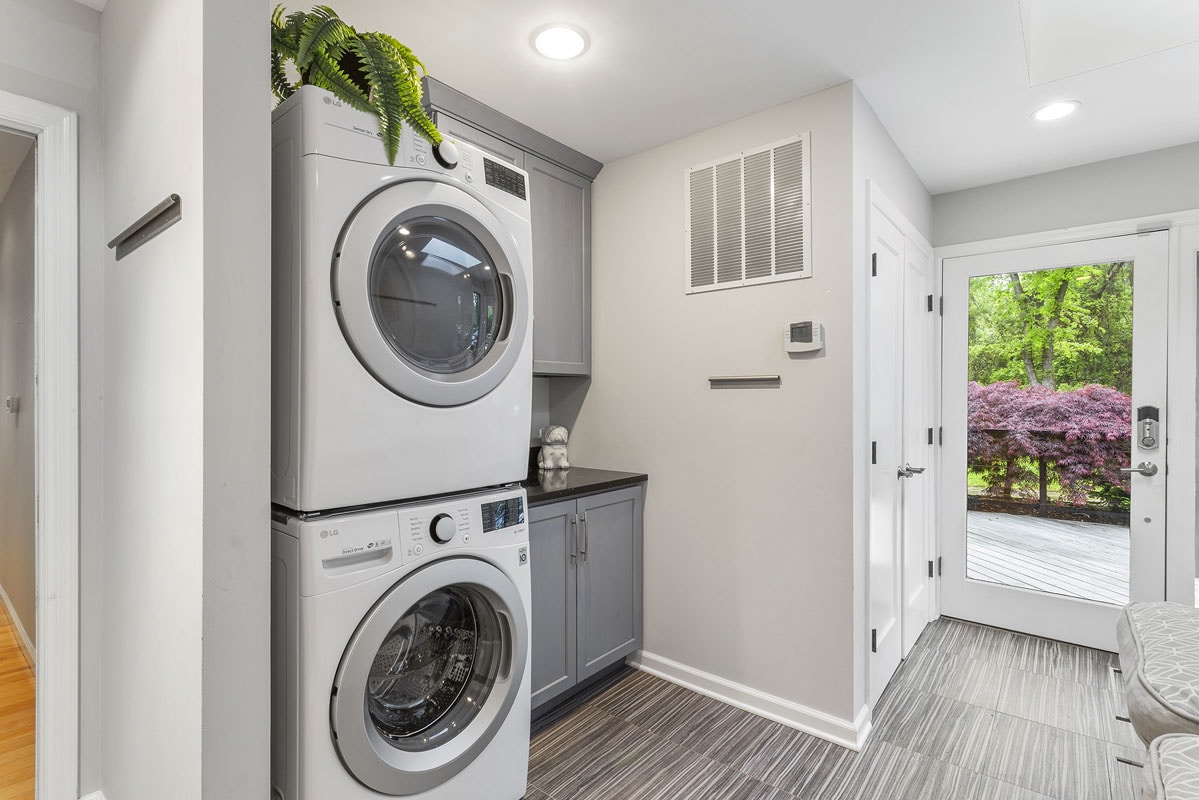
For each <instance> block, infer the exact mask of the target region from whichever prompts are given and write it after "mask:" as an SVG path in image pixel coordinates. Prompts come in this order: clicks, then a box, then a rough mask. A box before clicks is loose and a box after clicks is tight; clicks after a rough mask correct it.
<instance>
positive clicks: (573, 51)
mask: <svg viewBox="0 0 1199 800" xmlns="http://www.w3.org/2000/svg"><path fill="white" fill-rule="evenodd" d="M533 49H534V50H536V51H537V52H538V53H541V55H543V56H545V57H546V58H552V59H554V60H555V61H566V60H568V59H571V58H578V57H579V56H581V55H583V53H584V52H585V51H586V50H587V34H585V33H583V31H582V30H580V29H579V28H576V27H575V26H573V25H546V26H545V27H543V28H538V29H537V30H536V31H534V32H533Z"/></svg>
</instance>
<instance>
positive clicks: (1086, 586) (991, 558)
mask: <svg viewBox="0 0 1199 800" xmlns="http://www.w3.org/2000/svg"><path fill="white" fill-rule="evenodd" d="M966 531H967V533H966V544H967V547H966V576H967V577H968V578H974V579H976V580H981V581H990V582H991V583H1002V584H1004V585H1007V586H1018V587H1022V588H1025V589H1036V590H1038V591H1042V592H1050V593H1053V594H1061V595H1068V596H1070V597H1081V598H1083V599H1086V600H1098V601H1101V602H1104V603H1114V604H1117V605H1124V604H1125V603H1127V602H1128V528H1127V527H1126V526H1123V525H1107V524H1103V523H1098V522H1072V521H1069V520H1057V519H1041V518H1039V517H1028V516H1019V515H1015V514H1002V513H996V512H989V511H969V512H967V514H966Z"/></svg>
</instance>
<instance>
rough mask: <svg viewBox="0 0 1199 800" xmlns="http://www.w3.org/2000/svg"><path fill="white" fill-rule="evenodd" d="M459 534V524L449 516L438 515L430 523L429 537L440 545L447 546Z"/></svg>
mask: <svg viewBox="0 0 1199 800" xmlns="http://www.w3.org/2000/svg"><path fill="white" fill-rule="evenodd" d="M457 532H458V523H456V522H454V518H453V517H451V516H450V515H449V514H438V515H437V516H435V517H433V521H432V522H430V523H429V535H430V536H432V537H433V541H435V542H437V543H438V544H445V543H446V542H448V541H449V540H450V539H453V538H454V534H455V533H457Z"/></svg>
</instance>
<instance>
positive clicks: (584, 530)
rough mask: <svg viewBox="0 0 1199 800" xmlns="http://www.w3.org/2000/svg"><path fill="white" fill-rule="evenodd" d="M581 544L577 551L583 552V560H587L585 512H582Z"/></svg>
mask: <svg viewBox="0 0 1199 800" xmlns="http://www.w3.org/2000/svg"><path fill="white" fill-rule="evenodd" d="M582 526H583V546H582V547H580V548H579V552H580V553H582V554H583V560H584V561H586V560H587V512H586V511H584V512H583V521H582Z"/></svg>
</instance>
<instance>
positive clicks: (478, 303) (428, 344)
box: [367, 216, 504, 375]
mask: <svg viewBox="0 0 1199 800" xmlns="http://www.w3.org/2000/svg"><path fill="white" fill-rule="evenodd" d="M367 281H368V283H369V289H368V291H369V293H370V304H371V312H372V313H373V315H374V318H375V322H376V324H377V325H378V326H379V330H380V331H381V332H382V334H383V335H384V337H385V338H386V339H387V342H388V343H389V344H390V345H391V347H392V348H393V349H394V350H395V352H396V353H398V354H399V355H400V356H402V357H403V358H405V359H406V360H408V361H409V362H410V363H412V364H413V365H415V366H416V367H418V368H420V369H423V370H426V371H428V372H432V373H437V374H440V375H450V374H454V373H459V372H464V371H466V370H468V369H470V368H471V367H473V366H475V365H476V364H478V363H479V362H481V361H482V360H483V359H484V358H485V357H486V355H487V353H488V351H490V350H491V348H492V345H494V344H495V340H496V335H497V333H498V332H499V329H500V323H501V321H502V320H503V318H504V306H503V292H502V290H501V288H500V279H499V274H498V271H497V270H496V268H495V265H494V263H493V259H492V258H491V256H490V255H489V254H488V253H487V250H486V248H485V247H484V246H483V244H482V243H481V242H480V241H479V240H478V239H477V238H476V237H475V236H474V235H472V234H471V233H470V231H468V230H466V228H464V227H463V226H461V225H459V224H458V223H456V222H453V221H451V220H448V219H446V218H444V217H435V216H423V217H417V218H413V219H403V218H401V219H400V220H398V221H397V222H396V224H395V225H394V226H392V227H391V228H390V229H389V230H387V231H386V232H385V233H384V234H383V235H382V236H381V237H380V239H379V243H378V245H377V246H376V247H375V252H374V254H373V256H372V257H371V265H370V271H369V273H368V277H367Z"/></svg>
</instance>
